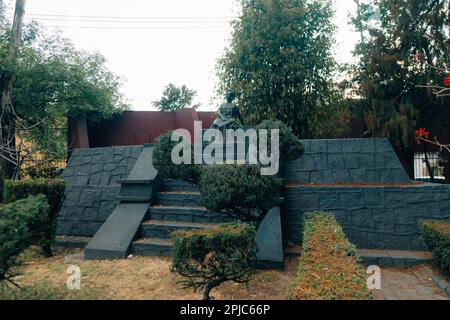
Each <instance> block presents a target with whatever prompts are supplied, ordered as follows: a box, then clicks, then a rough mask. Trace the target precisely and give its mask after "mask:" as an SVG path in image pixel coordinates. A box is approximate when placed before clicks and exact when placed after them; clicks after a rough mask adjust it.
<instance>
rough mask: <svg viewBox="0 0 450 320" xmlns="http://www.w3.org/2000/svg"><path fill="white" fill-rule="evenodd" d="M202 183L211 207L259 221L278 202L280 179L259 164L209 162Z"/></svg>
mask: <svg viewBox="0 0 450 320" xmlns="http://www.w3.org/2000/svg"><path fill="white" fill-rule="evenodd" d="M199 187H200V193H201V201H202V204H203V205H204V206H206V208H208V209H209V210H211V211H216V212H223V213H225V214H227V215H229V216H231V217H233V218H235V219H239V220H241V221H255V222H257V223H259V222H261V221H262V220H263V219H264V217H265V215H266V214H267V212H268V211H269V209H270V208H272V207H273V206H275V205H276V204H278V203H279V201H280V189H281V180H280V179H278V178H277V177H275V176H265V175H261V167H260V166H257V165H226V164H223V165H209V166H204V167H203V168H202V175H201V178H200V183H199Z"/></svg>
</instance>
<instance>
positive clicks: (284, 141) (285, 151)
mask: <svg viewBox="0 0 450 320" xmlns="http://www.w3.org/2000/svg"><path fill="white" fill-rule="evenodd" d="M256 128H257V129H258V130H260V129H265V130H268V134H269V137H268V138H267V141H270V130H272V129H276V130H279V139H280V140H279V144H280V151H279V154H280V160H288V161H289V160H295V159H298V158H300V156H301V155H302V154H303V152H304V151H305V148H304V146H303V143H302V142H301V141H300V140H299V139H298V138H297V137H296V136H295V135H294V134H293V133H292V130H291V128H289V127H288V126H287V125H285V124H284V123H283V122H281V121H279V120H273V119H267V120H264V121H263V122H261V123H260V124H259V125H258V126H256Z"/></svg>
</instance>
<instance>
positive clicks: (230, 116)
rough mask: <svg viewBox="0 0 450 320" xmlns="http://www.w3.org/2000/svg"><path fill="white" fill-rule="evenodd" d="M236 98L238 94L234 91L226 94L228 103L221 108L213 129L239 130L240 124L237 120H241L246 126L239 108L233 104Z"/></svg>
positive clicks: (212, 126)
mask: <svg viewBox="0 0 450 320" xmlns="http://www.w3.org/2000/svg"><path fill="white" fill-rule="evenodd" d="M235 98H236V93H235V92H234V91H232V90H230V91H228V92H227V93H226V94H225V99H226V102H225V103H223V104H222V105H221V106H220V107H219V110H218V111H217V118H216V119H215V120H214V122H213V124H212V125H211V128H214V129H219V130H221V131H222V130H226V129H237V128H238V123H237V121H236V120H239V121H240V122H241V124H242V125H245V124H244V120H243V119H242V117H241V113H240V112H239V109H238V107H237V106H236V105H235V104H234V103H233V100H234V99H235Z"/></svg>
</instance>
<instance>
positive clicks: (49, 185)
mask: <svg viewBox="0 0 450 320" xmlns="http://www.w3.org/2000/svg"><path fill="white" fill-rule="evenodd" d="M64 190H65V184H64V181H63V180H60V179H35V180H31V179H25V180H6V181H5V183H4V186H3V201H4V202H5V203H13V202H14V201H17V200H20V199H25V198H27V197H28V196H31V195H38V194H44V195H45V196H46V197H47V200H48V203H49V205H50V210H49V211H48V213H47V214H46V215H45V216H44V217H42V225H41V226H39V229H36V230H34V232H35V234H36V238H37V239H38V240H37V242H36V243H35V244H36V245H39V246H41V247H42V248H43V249H44V253H45V255H46V256H51V255H52V250H51V244H52V242H53V240H54V236H55V228H56V217H57V214H58V211H59V209H60V208H61V205H62V203H63V200H64Z"/></svg>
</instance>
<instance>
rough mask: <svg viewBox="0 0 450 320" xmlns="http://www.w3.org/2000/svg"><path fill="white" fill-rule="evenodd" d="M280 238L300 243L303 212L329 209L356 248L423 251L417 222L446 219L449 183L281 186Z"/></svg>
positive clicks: (449, 216) (449, 203)
mask: <svg viewBox="0 0 450 320" xmlns="http://www.w3.org/2000/svg"><path fill="white" fill-rule="evenodd" d="M284 196H285V202H284V204H283V207H282V223H283V235H284V239H285V240H286V241H287V242H290V243H295V244H298V243H301V234H302V232H301V226H302V217H303V213H304V212H306V211H315V210H324V211H329V212H331V213H333V214H334V215H335V216H336V218H337V220H338V221H339V223H340V224H341V225H342V227H343V229H344V231H345V233H346V234H347V236H348V238H349V239H350V241H351V242H353V243H354V244H355V245H356V246H357V247H359V248H367V249H371V248H377V249H402V250H423V249H424V248H425V247H424V244H423V242H422V239H421V236H420V234H421V230H420V227H419V221H420V220H423V219H438V220H447V221H449V222H450V186H449V185H436V184H423V185H410V186H398V187H394V186H373V187H372V186H371V187H349V186H297V187H289V188H286V189H285V190H284Z"/></svg>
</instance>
